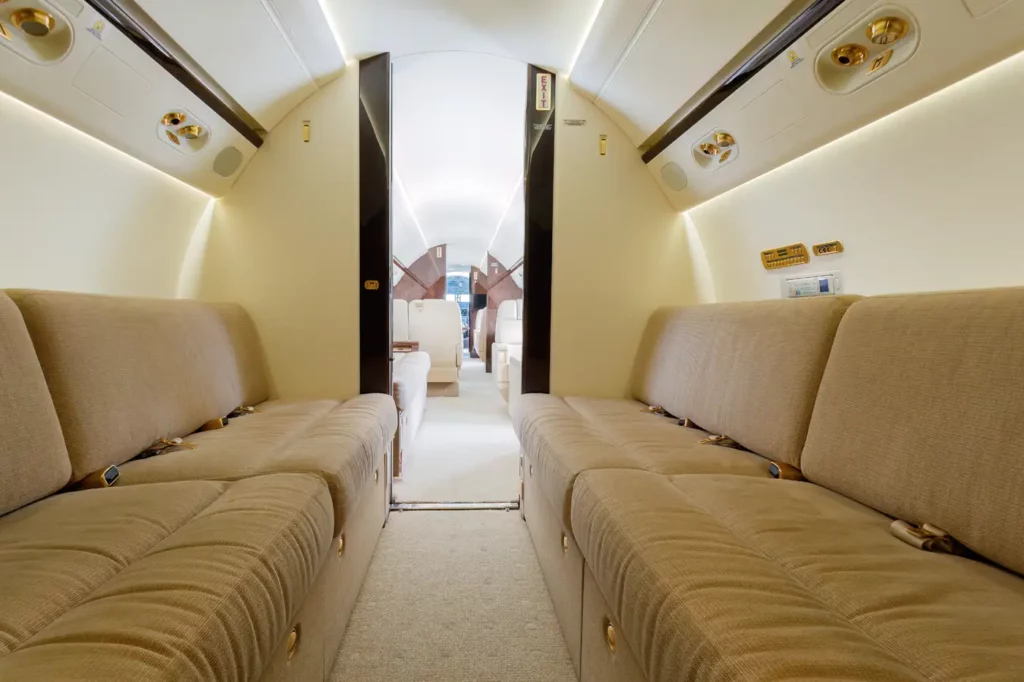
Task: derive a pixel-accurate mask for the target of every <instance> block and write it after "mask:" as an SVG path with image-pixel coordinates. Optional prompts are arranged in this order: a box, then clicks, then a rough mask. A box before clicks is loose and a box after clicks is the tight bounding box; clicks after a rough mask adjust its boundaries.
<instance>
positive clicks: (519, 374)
mask: <svg viewBox="0 0 1024 682" xmlns="http://www.w3.org/2000/svg"><path fill="white" fill-rule="evenodd" d="M522 397H523V358H522V351H520V352H518V353H515V354H510V356H509V360H508V413H509V415H511V416H512V423H513V424H518V423H519V407H520V404H521V399H522Z"/></svg>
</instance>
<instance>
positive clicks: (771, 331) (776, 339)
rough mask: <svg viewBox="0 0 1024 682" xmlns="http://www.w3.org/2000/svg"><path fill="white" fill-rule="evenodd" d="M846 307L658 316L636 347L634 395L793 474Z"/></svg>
mask: <svg viewBox="0 0 1024 682" xmlns="http://www.w3.org/2000/svg"><path fill="white" fill-rule="evenodd" d="M853 300H855V299H854V298H852V297H837V298H818V299H806V300H798V299H792V300H782V301H757V302H752V303H720V304H714V305H701V306H691V307H685V308H668V309H663V310H660V311H658V312H657V313H656V314H655V315H654V316H653V317H652V318H651V321H650V323H649V324H648V328H647V330H646V332H645V335H644V341H643V343H642V345H641V352H640V354H639V356H638V359H637V363H636V371H635V378H634V384H635V387H634V391H635V396H636V397H637V398H638V399H640V400H642V401H643V402H645V403H648V404H650V405H660V406H662V407H664V408H665V409H666V410H668V411H669V412H670V413H671V414H674V415H676V416H678V417H688V418H689V419H692V420H693V421H694V422H696V423H697V424H699V425H700V426H701V428H703V429H706V430H708V431H710V432H712V433H716V434H725V435H728V436H730V437H732V438H733V439H735V440H736V441H737V442H739V443H740V444H742V445H743V446H744V447H746V448H748V449H749V450H752V451H754V452H756V453H758V454H761V455H763V456H765V457H768V458H769V459H773V460H776V461H782V462H785V463H788V464H792V465H794V466H798V467H799V466H800V451H801V449H802V448H803V445H804V439H805V437H806V435H807V424H808V422H809V421H810V417H811V410H812V408H813V407H814V395H815V393H816V392H817V389H818V384H819V383H820V381H821V374H822V372H823V370H824V368H825V362H826V360H828V355H829V349H830V348H831V345H832V338H833V337H834V336H835V332H836V327H837V326H838V325H839V321H840V319H842V316H843V313H844V312H845V311H846V309H847V307H848V306H849V305H850V303H851V302H852V301H853Z"/></svg>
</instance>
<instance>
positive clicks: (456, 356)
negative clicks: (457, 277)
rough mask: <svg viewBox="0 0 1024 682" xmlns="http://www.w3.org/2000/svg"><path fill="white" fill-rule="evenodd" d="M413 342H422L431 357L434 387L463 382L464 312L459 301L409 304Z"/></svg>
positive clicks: (411, 338)
mask: <svg viewBox="0 0 1024 682" xmlns="http://www.w3.org/2000/svg"><path fill="white" fill-rule="evenodd" d="M409 338H410V340H412V341H419V343H420V350H421V351H423V352H425V353H428V354H429V355H430V374H429V377H428V381H429V382H430V383H432V384H435V383H436V384H451V383H455V382H457V381H458V380H459V369H460V368H461V367H462V312H461V310H460V309H459V304H458V303H456V302H455V301H442V300H426V301H412V302H411V303H409Z"/></svg>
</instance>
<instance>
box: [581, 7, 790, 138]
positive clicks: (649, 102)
mask: <svg viewBox="0 0 1024 682" xmlns="http://www.w3.org/2000/svg"><path fill="white" fill-rule="evenodd" d="M790 2H791V0H760V1H759V2H750V1H749V0H664V1H663V2H662V3H661V5H660V6H659V7H658V8H657V11H656V12H655V13H654V14H653V16H652V17H651V18H650V22H649V23H648V24H647V26H646V27H645V28H644V29H643V32H642V35H640V36H639V38H638V39H637V40H636V43H635V44H634V45H633V47H632V49H631V50H630V51H629V53H628V54H626V55H625V56H624V58H623V59H622V61H621V64H620V65H619V66H618V68H617V69H616V70H615V71H614V73H613V74H611V75H610V78H609V80H608V81H607V82H606V83H605V85H604V86H603V88H602V89H601V91H600V92H599V93H598V99H597V103H598V105H599V106H601V108H602V109H605V110H606V111H609V112H610V113H612V115H613V117H615V118H617V119H618V120H620V122H622V119H625V121H626V122H628V123H626V124H625V125H623V127H624V129H625V130H626V132H627V133H628V134H629V135H630V137H631V139H632V140H633V142H634V143H635V144H636V145H637V146H639V145H640V144H642V143H643V142H644V140H646V139H647V137H648V136H650V135H651V134H652V133H654V132H655V131H656V130H657V129H658V128H659V127H661V125H662V124H663V123H664V122H665V121H666V120H668V119H669V118H670V117H672V116H673V114H675V113H676V111H677V110H678V109H679V108H680V107H682V106H683V105H684V104H685V103H686V102H687V101H688V100H689V99H690V98H691V97H693V95H695V94H696V93H697V92H698V91H699V90H700V89H701V88H703V87H704V85H705V84H706V83H708V81H710V80H711V79H712V78H714V76H715V75H716V74H717V73H718V72H719V71H720V70H721V69H722V67H724V66H725V65H726V64H727V63H728V62H729V61H730V60H732V59H733V58H734V57H735V56H736V55H737V54H738V53H739V52H740V51H741V50H743V48H744V47H746V46H747V44H748V43H750V41H751V40H753V39H754V38H755V37H756V36H757V35H758V34H759V33H760V32H761V31H762V30H763V29H764V28H765V27H766V26H767V25H768V24H770V23H771V22H772V20H773V19H775V17H777V16H778V15H779V14H781V13H782V12H783V10H785V9H786V8H787V7H788V6H789V4H790Z"/></svg>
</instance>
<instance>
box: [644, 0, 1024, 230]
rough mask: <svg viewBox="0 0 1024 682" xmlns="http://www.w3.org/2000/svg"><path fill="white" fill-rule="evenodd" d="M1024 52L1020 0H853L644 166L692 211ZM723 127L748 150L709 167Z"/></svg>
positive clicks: (1023, 3)
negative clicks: (714, 137) (710, 141)
mask: <svg viewBox="0 0 1024 682" xmlns="http://www.w3.org/2000/svg"><path fill="white" fill-rule="evenodd" d="M853 48H856V50H860V51H862V52H863V54H860V55H858V54H857V52H856V50H855V49H853ZM1021 50H1024V0H1007V1H1005V2H1001V3H998V4H996V3H995V2H987V3H986V2H983V0H902V1H900V2H887V1H885V0H882V1H879V0H847V2H846V3H844V4H843V5H841V6H840V7H839V8H837V9H836V10H835V11H833V12H832V13H831V14H830V15H829V16H828V17H826V18H825V19H824V20H822V21H821V22H820V23H819V24H818V25H817V26H816V27H815V28H813V29H812V30H811V31H809V32H808V33H807V34H806V35H805V36H804V37H803V38H801V39H799V40H797V41H796V42H795V43H794V44H792V45H791V46H790V47H789V48H788V49H787V50H785V52H784V53H783V54H781V55H779V56H778V57H777V58H776V59H775V60H774V61H773V62H771V63H770V64H768V65H767V66H766V67H765V68H764V69H763V70H762V71H760V72H759V73H758V74H757V75H756V76H754V77H753V78H752V79H751V80H750V81H749V82H747V83H746V84H744V85H743V86H742V87H740V88H739V89H738V90H737V91H736V92H734V93H733V94H732V95H731V96H729V97H728V98H727V99H726V100H725V101H724V102H722V103H721V104H719V105H718V106H717V107H716V108H715V109H713V110H712V111H711V113H709V114H708V115H707V116H705V117H704V118H702V119H701V120H699V121H698V122H697V123H696V124H695V125H693V126H692V127H690V128H689V129H688V130H687V131H686V132H684V133H683V134H682V135H681V136H680V137H679V139H677V140H676V141H675V142H674V143H673V144H672V145H671V146H669V147H668V148H667V149H666V150H665V151H663V152H662V153H660V154H658V155H657V156H656V157H655V158H654V159H653V160H652V161H651V162H650V163H649V164H648V166H649V169H650V171H651V173H652V174H653V175H654V177H655V179H656V180H657V181H658V182H659V184H660V185H661V187H662V190H663V191H664V192H665V195H666V196H668V197H669V199H670V200H671V201H672V203H673V204H674V205H675V206H676V207H677V208H679V209H681V210H682V209H687V208H691V207H693V206H695V205H697V204H699V203H702V202H704V201H707V200H709V199H711V198H714V197H716V196H718V195H719V194H722V193H723V192H726V191H728V190H729V189H732V188H734V187H737V186H739V185H741V184H743V183H745V182H748V181H750V180H753V179H754V178H756V177H758V176H760V175H762V174H764V173H766V172H768V171H770V170H772V169H774V168H777V167H779V166H781V165H783V164H785V163H787V162H789V161H791V160H793V159H795V158H797V157H799V156H802V155H804V154H806V153H808V152H810V151H812V150H814V149H816V148H818V147H820V146H822V145H824V144H827V143H829V142H831V141H833V140H836V139H838V138H839V137H842V136H844V135H846V134H848V133H850V132H852V131H854V130H856V129H857V128H860V127H862V126H864V125H867V124H869V123H871V122H872V121H875V120H876V119H879V118H881V117H883V116H885V115H887V114H889V113H892V112H894V111H896V110H897V109H900V108H902V107H904V106H907V105H908V104H911V103H913V102H915V101H917V100H919V99H921V98H923V97H926V96H927V95H929V94H932V93H934V92H935V91H937V90H940V89H942V88H943V87H946V86H948V85H951V84H953V83H955V82H957V81H959V80H961V79H963V78H966V77H967V76H969V75H971V74H973V73H976V72H977V71H979V70H981V69H984V68H985V67H987V66H990V65H992V64H994V63H996V62H998V61H1001V60H1002V59H1005V58H1007V57H1010V56H1012V55H1014V54H1016V53H1018V52H1020V51H1021ZM844 57H849V58H848V59H844ZM721 130H724V131H728V132H729V133H730V135H732V136H733V138H734V140H735V149H737V150H742V151H741V153H736V154H735V155H733V156H732V157H731V162H730V163H728V164H716V163H708V162H707V159H706V157H705V156H702V155H701V153H700V152H699V149H700V145H701V143H702V142H704V141H705V140H706V139H707V138H708V135H709V134H711V133H713V132H714V131H721ZM899 161H900V160H899V159H898V158H888V157H887V156H886V154H885V150H879V153H878V161H877V163H878V164H879V165H880V166H881V165H883V164H888V163H899ZM855 172H871V169H870V168H864V169H856V171H855ZM680 173H682V174H685V176H686V178H687V182H686V183H685V185H684V184H682V183H679V182H672V179H673V178H675V177H677V176H679V175H680Z"/></svg>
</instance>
